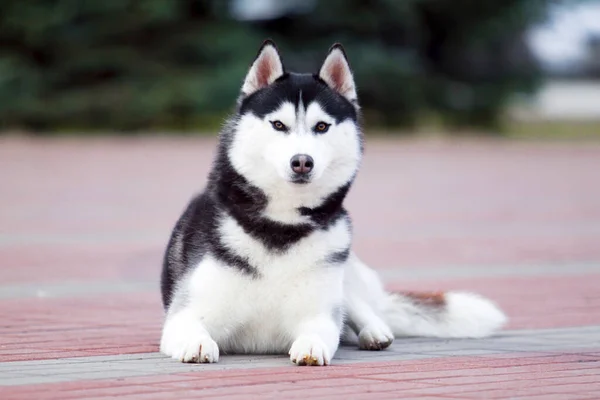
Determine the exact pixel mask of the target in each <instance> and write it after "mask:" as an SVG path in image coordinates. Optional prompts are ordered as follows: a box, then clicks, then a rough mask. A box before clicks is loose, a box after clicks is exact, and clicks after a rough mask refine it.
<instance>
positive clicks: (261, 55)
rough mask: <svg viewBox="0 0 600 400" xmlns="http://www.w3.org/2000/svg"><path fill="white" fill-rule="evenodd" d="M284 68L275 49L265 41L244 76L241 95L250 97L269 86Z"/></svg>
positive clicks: (268, 41)
mask: <svg viewBox="0 0 600 400" xmlns="http://www.w3.org/2000/svg"><path fill="white" fill-rule="evenodd" d="M283 72H284V68H283V62H282V61H281V57H280V56H279V52H278V51H277V47H276V46H275V43H273V41H272V40H270V39H267V40H265V41H264V42H263V44H262V46H261V47H260V50H258V55H257V56H256V59H255V60H254V62H253V63H252V66H251V67H250V71H248V75H246V79H245V80H244V85H243V86H242V94H243V95H244V96H248V95H251V94H252V93H254V92H256V91H257V90H259V89H262V88H264V87H266V86H269V85H270V84H271V83H273V82H275V80H276V79H277V78H279V77H280V76H281V75H283Z"/></svg>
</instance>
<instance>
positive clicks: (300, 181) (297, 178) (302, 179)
mask: <svg viewBox="0 0 600 400" xmlns="http://www.w3.org/2000/svg"><path fill="white" fill-rule="evenodd" d="M290 182H292V183H294V184H296V185H306V184H307V183H310V175H304V174H296V175H294V176H292V178H291V179H290Z"/></svg>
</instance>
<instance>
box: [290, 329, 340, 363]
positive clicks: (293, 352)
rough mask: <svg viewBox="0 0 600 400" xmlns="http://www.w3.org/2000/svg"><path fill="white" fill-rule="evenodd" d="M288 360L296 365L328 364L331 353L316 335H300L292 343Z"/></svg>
mask: <svg viewBox="0 0 600 400" xmlns="http://www.w3.org/2000/svg"><path fill="white" fill-rule="evenodd" d="M289 354H290V360H292V362H293V363H294V364H296V365H328V364H329V363H330V362H331V354H329V350H328V349H327V345H326V344H325V343H324V342H323V340H322V339H321V338H319V337H318V336H300V337H299V338H298V339H296V341H295V342H294V343H293V344H292V348H291V349H290V352H289Z"/></svg>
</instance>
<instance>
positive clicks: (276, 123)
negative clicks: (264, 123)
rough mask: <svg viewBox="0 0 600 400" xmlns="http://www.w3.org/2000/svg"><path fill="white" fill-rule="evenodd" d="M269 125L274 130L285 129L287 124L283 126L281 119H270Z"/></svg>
mask: <svg viewBox="0 0 600 400" xmlns="http://www.w3.org/2000/svg"><path fill="white" fill-rule="evenodd" d="M271 125H272V126H273V129H275V130H276V131H287V126H285V125H284V124H283V122H281V121H271Z"/></svg>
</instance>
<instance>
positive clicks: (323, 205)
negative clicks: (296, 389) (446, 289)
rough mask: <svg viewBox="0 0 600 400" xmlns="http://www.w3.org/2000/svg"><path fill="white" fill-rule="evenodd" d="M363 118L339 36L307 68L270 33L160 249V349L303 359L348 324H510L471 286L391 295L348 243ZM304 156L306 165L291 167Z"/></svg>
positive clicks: (204, 356) (471, 330)
mask: <svg viewBox="0 0 600 400" xmlns="http://www.w3.org/2000/svg"><path fill="white" fill-rule="evenodd" d="M358 118H359V106H358V102H357V95H356V88H355V84H354V79H353V76H352V72H351V70H350V66H349V64H348V60H347V58H346V55H345V53H344V51H343V49H342V47H341V46H340V45H334V46H333V47H332V48H331V49H330V51H329V54H328V55H327V57H326V59H325V61H324V63H323V65H322V67H321V69H320V71H319V73H318V74H314V75H313V74H295V73H288V72H286V71H285V68H284V66H283V63H282V61H281V58H280V56H279V53H278V51H277V49H276V47H275V45H274V44H273V43H272V42H271V41H266V42H265V43H264V44H263V46H262V47H261V49H260V51H259V54H258V56H257V58H256V60H255V61H254V63H253V64H252V66H251V68H250V71H249V72H248V75H247V76H246V79H245V81H244V83H243V86H242V93H241V96H240V98H239V101H238V106H237V113H236V115H235V116H234V117H233V119H231V120H230V121H229V122H228V124H227V125H226V127H225V128H224V129H223V131H222V133H221V135H220V141H219V146H218V151H217V155H216V159H215V161H214V165H213V168H212V172H211V173H210V177H209V182H208V185H207V187H206V189H205V190H204V192H203V193H202V194H200V195H199V196H197V197H196V198H194V199H193V200H192V201H191V203H190V204H189V205H188V207H187V209H186V210H185V212H184V213H183V215H182V216H181V218H180V219H179V221H178V222H177V224H176V226H175V229H174V231H173V233H172V236H171V239H170V242H169V245H168V248H167V251H166V254H165V259H164V266H163V272H162V282H161V285H162V298H163V304H164V306H165V309H166V311H167V313H166V319H165V323H164V328H163V332H162V339H161V343H160V349H161V351H162V352H163V353H164V354H166V355H168V356H171V357H173V358H175V359H178V360H181V361H184V362H217V361H218V360H219V355H220V354H223V353H261V354H269V353H270V354H280V353H288V354H289V355H290V358H291V360H292V362H293V363H295V364H298V365H327V364H329V363H330V362H331V359H332V358H333V356H334V354H335V352H336V350H337V348H338V345H339V342H340V338H345V337H347V336H349V335H352V334H354V335H355V337H356V335H358V341H359V346H360V348H362V349H372V350H374V349H382V348H385V347H387V346H389V345H390V344H391V343H392V341H393V339H394V337H399V336H406V335H423V336H435V337H481V336H486V335H489V334H491V333H492V332H493V331H495V330H496V329H498V328H500V327H501V325H503V323H504V322H505V317H504V315H503V313H502V312H501V311H500V310H499V309H498V308H496V306H495V305H493V304H492V303H491V302H489V301H488V300H486V299H483V298H480V297H478V296H476V295H473V294H468V293H453V292H450V293H446V294H444V295H443V297H439V295H438V297H437V300H436V301H431V298H427V296H425V297H423V296H416V297H415V296H414V295H409V294H405V295H402V294H389V293H387V292H386V291H385V290H384V288H383V285H382V283H381V281H380V280H379V278H378V276H377V274H376V273H375V271H373V270H372V269H369V268H368V267H367V266H365V265H364V264H363V263H361V261H360V260H359V259H358V258H357V257H356V255H355V254H354V253H353V252H352V250H351V244H352V235H351V231H352V227H351V223H350V218H349V216H348V213H347V212H346V210H345V209H344V207H343V201H344V198H345V196H346V194H347V192H348V190H349V188H350V185H351V184H352V181H353V179H354V177H355V175H356V173H357V171H358V168H359V164H360V160H361V155H362V133H361V130H360V127H359V124H358ZM297 155H303V156H304V159H303V160H304V161H306V160H309V159H310V160H311V162H310V164H306V168H305V170H306V171H308V170H310V171H308V172H306V171H305V170H301V169H299V167H298V165H299V164H298V163H296V167H295V168H294V165H293V163H292V161H291V160H294V156H297ZM307 156H310V157H307ZM296 159H298V157H296ZM303 165H304V164H303ZM297 171H301V172H297Z"/></svg>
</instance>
